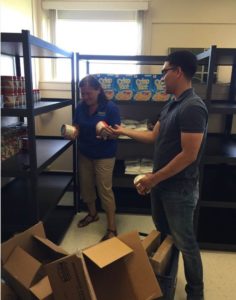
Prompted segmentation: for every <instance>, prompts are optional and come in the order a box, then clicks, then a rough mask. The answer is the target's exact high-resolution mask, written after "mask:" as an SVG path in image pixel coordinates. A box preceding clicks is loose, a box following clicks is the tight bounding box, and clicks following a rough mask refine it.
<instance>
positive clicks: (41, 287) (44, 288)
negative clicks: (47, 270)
mask: <svg viewBox="0 0 236 300" xmlns="http://www.w3.org/2000/svg"><path fill="white" fill-rule="evenodd" d="M30 290H31V292H32V293H33V294H34V295H35V297H36V298H37V299H39V300H45V299H50V298H49V297H50V296H52V289H51V285H50V282H49V279H48V276H45V277H43V278H42V279H41V280H40V281H38V282H37V283H36V284H35V285H34V286H32V287H31V288H30ZM52 299H53V298H52Z"/></svg>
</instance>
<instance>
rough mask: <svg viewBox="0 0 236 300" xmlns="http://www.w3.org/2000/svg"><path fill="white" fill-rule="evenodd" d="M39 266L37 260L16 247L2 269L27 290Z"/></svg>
mask: <svg viewBox="0 0 236 300" xmlns="http://www.w3.org/2000/svg"><path fill="white" fill-rule="evenodd" d="M41 266H42V265H41V263H40V262H39V261H38V260H36V259H35V258H33V257H32V256H31V255H29V254H28V253H27V252H26V251H24V250H23V249H21V248H20V247H16V248H15V249H14V251H13V252H12V254H11V256H10V257H9V259H8V260H7V261H6V263H5V264H4V266H3V268H4V270H6V271H7V272H8V273H9V274H10V275H11V276H12V277H14V278H15V279H17V280H18V281H19V282H20V283H21V284H22V285H23V286H24V287H26V288H29V287H30V286H31V284H32V282H33V281H34V280H35V278H36V275H37V274H38V272H39V271H40V268H41Z"/></svg>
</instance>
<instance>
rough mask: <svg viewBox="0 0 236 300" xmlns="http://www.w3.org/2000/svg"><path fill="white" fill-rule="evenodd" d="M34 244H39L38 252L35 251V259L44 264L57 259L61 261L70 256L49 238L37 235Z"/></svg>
mask: <svg viewBox="0 0 236 300" xmlns="http://www.w3.org/2000/svg"><path fill="white" fill-rule="evenodd" d="M33 239H34V242H35V241H36V244H37V248H38V250H37V251H34V255H33V256H34V257H35V258H36V259H38V260H39V261H40V262H42V263H49V262H51V261H53V260H55V259H59V258H61V257H64V256H66V255H68V253H67V252H66V251H65V250H64V249H63V248H61V247H60V246H58V245H56V244H54V243H53V242H52V241H50V240H49V239H47V238H44V237H40V236H37V235H35V236H34V237H33Z"/></svg>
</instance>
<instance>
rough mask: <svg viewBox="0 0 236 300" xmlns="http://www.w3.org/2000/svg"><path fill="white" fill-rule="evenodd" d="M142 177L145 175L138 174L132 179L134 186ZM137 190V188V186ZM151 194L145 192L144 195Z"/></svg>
mask: <svg viewBox="0 0 236 300" xmlns="http://www.w3.org/2000/svg"><path fill="white" fill-rule="evenodd" d="M144 176H146V175H145V174H140V175H137V176H136V177H134V185H137V182H138V181H139V180H140V179H142V178H143V177H144ZM137 188H138V186H137ZM150 192H151V190H148V191H146V194H149V193H150Z"/></svg>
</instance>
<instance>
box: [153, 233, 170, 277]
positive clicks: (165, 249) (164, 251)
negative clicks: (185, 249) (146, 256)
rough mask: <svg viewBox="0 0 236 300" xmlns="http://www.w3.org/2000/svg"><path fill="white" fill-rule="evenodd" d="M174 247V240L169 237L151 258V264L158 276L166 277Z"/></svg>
mask: <svg viewBox="0 0 236 300" xmlns="http://www.w3.org/2000/svg"><path fill="white" fill-rule="evenodd" d="M173 245H174V243H173V238H172V237H171V236H167V237H166V238H165V240H164V241H163V242H162V243H161V245H160V247H159V248H158V249H157V252H156V253H155V254H154V255H153V257H150V262H151V264H152V267H153V270H154V272H155V274H156V275H164V274H165V273H166V271H167V269H168V266H169V264H170V258H171V254H172V249H173Z"/></svg>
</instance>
